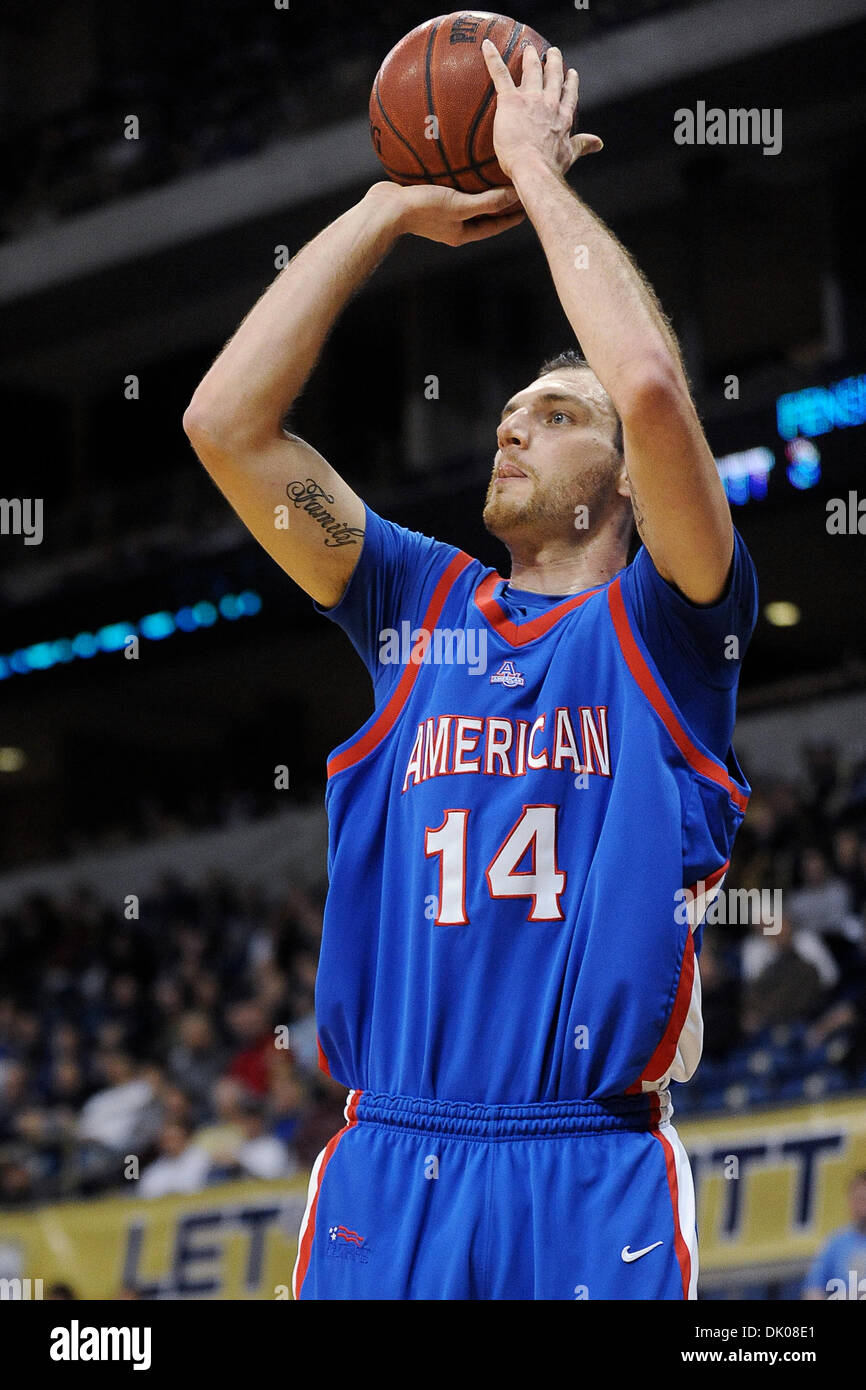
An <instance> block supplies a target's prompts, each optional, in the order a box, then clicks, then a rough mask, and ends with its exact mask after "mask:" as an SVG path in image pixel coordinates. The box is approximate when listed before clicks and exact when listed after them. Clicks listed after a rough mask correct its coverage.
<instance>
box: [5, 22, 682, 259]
mask: <svg viewBox="0 0 866 1390" xmlns="http://www.w3.org/2000/svg"><path fill="white" fill-rule="evenodd" d="M694 3H696V0H592V4H591V5H589V6H587V7H586V8H585V10H584V11H583V12H582V13H581V15H580V21H581V24H582V27H583V32H586V29H587V28H589V29H590V30H598V29H600V28H605V27H610V26H614V25H617V24H621V23H627V22H633V21H635V20H637V19H640V18H643V17H644V16H646V15H649V14H654V13H656V12H658V11H661V10H668V9H672V8H684V7H685V6H686V5H687V4H694ZM203 8H204V7H202V9H203ZM282 8H283V9H284V10H285V12H286V13H285V14H282V13H278V12H275V11H276V7H275V6H273V5H272V6H271V7H270V9H268V8H267V7H262V8H261V9H257V8H256V7H250V5H249V4H248V3H247V0H219V4H218V5H214V4H209V5H208V6H207V12H206V13H201V12H200V13H198V14H196V13H195V7H194V6H188V7H187V10H186V11H184V12H183V13H181V14H178V13H176V12H175V13H174V14H173V15H172V22H171V23H166V24H165V25H162V26H160V25H159V23H158V19H157V21H156V23H157V28H156V30H155V32H156V34H157V36H158V37H157V40H156V41H155V42H154V43H153V44H151V45H150V46H149V47H146V46H142V47H141V49H140V51H139V52H138V53H137V54H136V56H135V59H134V60H130V59H127V61H126V63H125V65H124V68H123V70H122V71H117V70H116V69H115V68H114V67H112V66H109V65H106V67H105V70H104V71H103V72H102V74H101V76H99V77H98V79H96V80H94V82H93V83H92V85H91V87H90V89H89V91H88V92H87V94H86V97H85V98H84V99H83V100H82V101H81V103H80V104H79V105H78V106H77V107H75V108H74V109H71V110H64V111H61V112H58V113H57V114H56V115H54V116H52V117H50V118H49V119H46V120H44V121H41V122H38V123H35V124H30V125H26V124H25V125H23V126H22V125H21V124H20V122H18V121H12V120H7V121H5V122H4V123H3V124H4V126H5V129H6V134H5V136H3V137H0V162H2V166H3V168H4V172H5V180H6V182H5V189H4V194H5V196H4V198H3V200H2V201H0V239H2V238H14V237H21V236H25V235H27V234H28V233H31V232H35V231H38V230H40V229H42V228H44V227H45V226H48V225H51V224H52V223H54V222H56V221H58V220H61V219H62V218H64V217H69V216H72V215H74V214H76V213H82V212H86V211H88V210H89V209H91V208H94V207H97V206H99V205H101V204H104V203H107V202H110V201H112V200H113V199H115V198H119V197H123V196H127V195H130V194H134V193H136V192H139V191H141V190H142V189H146V188H152V187H155V186H158V185H160V184H164V183H167V182H169V181H170V180H172V179H176V178H180V177H182V176H183V175H185V174H188V173H194V172H197V171H199V170H202V169H207V168H210V167H213V166H214V165H218V164H224V163H226V162H228V161H231V160H234V159H238V158H242V157H244V156H246V155H252V154H255V153H256V152H257V151H259V150H261V149H263V148H264V147H265V146H266V145H268V144H269V143H271V142H272V141H275V140H283V139H287V138H288V137H290V136H292V135H297V134H300V133H301V132H303V131H305V130H309V129H311V128H313V127H317V126H318V127H320V126H321V125H322V124H323V106H322V92H323V88H327V90H328V92H329V94H330V100H329V104H328V115H329V118H330V119H331V120H333V121H338V120H346V119H349V118H351V117H356V116H358V115H360V114H363V113H365V112H366V109H367V103H368V101H369V96H370V88H371V85H372V82H373V78H374V76H375V73H376V69H377V67H378V66H379V63H380V62H381V61H382V60H383V59H384V58H385V55H386V54H387V52H388V51H389V49H390V48H391V47H392V46H393V44H395V43H396V42H397V41H398V39H399V38H400V37H401V36H402V35H403V33H404V32H405V31H406V29H407V27H411V25H410V26H407V22H406V8H405V6H404V5H401V4H399V3H398V0H390V2H389V0H378V3H377V4H376V5H375V6H373V5H368V4H355V5H352V6H345V5H342V6H340V8H339V11H337V10H336V9H335V7H331V6H329V4H328V3H327V0H326V3H320V4H319V5H316V6H313V7H305V6H298V7H297V9H296V8H295V6H291V8H290V7H289V6H288V5H285V6H283V7H282ZM329 10H332V13H330V14H329ZM520 16H521V18H522V19H523V20H524V21H525V22H527V23H530V24H532V25H534V26H537V27H538V28H539V29H540V30H541V32H545V31H547V34H548V36H551V35H553V36H555V37H552V38H551V42H554V41H556V39H557V38H558V39H559V41H560V42H562V41H563V39H562V14H561V10H558V9H557V8H556V7H555V6H553V5H552V4H550V3H549V0H523V3H522V4H521V7H520ZM184 19H186V21H187V22H186V24H184V22H183V20H184ZM196 21H197V22H196ZM545 21H547V23H545ZM336 32H339V44H337V43H335V34H336ZM0 37H2V30H0ZM323 67H324V69H325V72H326V80H325V77H324V76H323ZM9 114H10V115H12V114H13V113H9ZM130 114H132V115H135V116H136V117H137V119H138V129H137V131H136V136H135V138H132V139H130V138H127V134H126V133H125V131H126V130H127V129H131V128H128V127H126V126H125V121H126V118H127V117H128V116H129V115H130Z"/></svg>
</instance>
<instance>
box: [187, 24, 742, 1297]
mask: <svg viewBox="0 0 866 1390" xmlns="http://www.w3.org/2000/svg"><path fill="white" fill-rule="evenodd" d="M485 60H486V62H487V63H488V67H489V71H490V74H491V77H492V78H493V80H494V83H495V86H496V90H497V111H496V124H495V131H494V139H495V148H496V153H497V156H498V158H499V161H500V163H501V165H502V167H503V169H504V170H505V171H506V173H507V174H508V177H509V178H510V179H511V180H512V187H511V188H509V189H506V190H504V191H492V192H489V193H483V194H478V195H467V194H460V193H456V192H454V191H451V190H446V189H441V188H432V187H424V188H407V189H404V188H399V187H397V186H396V185H393V184H390V183H381V184H376V185H374V186H373V187H372V188H371V189H370V190H369V192H368V193H367V195H366V196H365V197H364V198H363V199H362V201H361V202H360V204H359V205H358V206H356V207H353V208H352V209H350V210H349V211H348V212H346V213H344V214H343V215H342V216H341V217H340V218H338V219H337V220H336V222H334V223H333V224H332V225H331V226H329V227H328V228H327V229H326V230H325V231H324V232H322V233H321V234H320V235H319V236H318V237H317V238H316V239H315V240H314V241H312V242H311V243H310V244H309V245H307V246H306V247H304V249H303V250H302V251H301V252H300V253H299V254H298V256H297V257H296V258H295V259H294V261H292V263H291V264H290V265H289V266H288V267H287V268H286V269H285V270H283V271H282V272H281V273H280V275H279V276H278V277H277V279H276V281H275V283H274V284H273V285H272V286H271V288H270V289H269V290H268V291H267V292H266V294H265V295H264V296H263V298H262V299H261V300H260V302H259V303H258V304H257V305H256V307H255V308H254V309H253V310H252V312H251V313H250V314H249V316H248V317H247V319H246V320H245V321H244V323H243V324H242V325H241V327H240V328H239V330H238V332H237V333H236V335H235V337H234V338H233V339H232V340H231V341H230V343H229V344H228V345H227V347H226V348H225V349H224V351H223V353H222V355H221V356H220V357H219V358H218V359H217V361H216V363H215V364H214V366H213V367H212V368H211V370H210V372H209V373H208V374H207V376H206V377H205V378H204V381H203V382H202V384H201V385H200V386H199V388H198V390H197V392H196V394H195V396H194V398H193V401H192V402H191V404H190V407H189V408H188V410H187V413H186V416H185V419H184V424H185V428H186V430H187V433H188V435H189V437H190V439H191V440H192V442H193V444H194V445H195V448H196V450H197V452H198V454H199V457H200V458H201V460H202V462H203V463H204V465H205V467H206V468H207V469H208V471H209V472H210V474H211V475H212V477H213V478H214V479H215V481H216V482H217V483H218V485H219V486H220V488H221V489H222V490H223V492H224V493H225V495H226V497H227V498H228V499H229V501H230V502H231V503H232V505H233V506H234V507H235V508H236V510H237V512H238V513H239V515H240V516H241V517H242V518H243V519H244V521H245V522H246V524H247V525H248V526H249V528H250V530H251V531H252V533H253V534H254V535H255V536H256V537H257V538H258V539H259V540H260V541H261V543H262V544H263V545H264V546H265V548H266V549H267V550H268V551H269V552H270V554H271V555H272V556H273V557H274V558H275V559H276V560H277V562H278V563H279V564H280V565H282V566H283V568H284V569H285V570H286V571H287V572H288V573H289V574H290V575H291V576H292V577H293V578H294V579H295V580H296V581H297V583H299V584H300V585H301V586H302V587H303V588H304V589H305V590H306V591H307V593H308V594H310V595H311V597H312V599H313V600H314V602H315V606H316V608H317V609H318V610H319V611H321V612H323V613H325V614H327V616H328V617H330V618H331V619H332V620H333V621H335V622H337V623H339V624H340V625H341V626H342V627H343V628H344V630H345V631H346V633H347V634H348V636H349V637H350V639H351V641H352V643H353V645H354V646H355V648H356V649H357V651H358V652H359V653H360V654H361V656H362V657H363V659H364V661H365V662H366V664H367V667H368V670H369V672H370V675H371V678H372V681H373V686H374V691H375V712H374V713H373V714H372V715H371V716H370V718H369V719H368V721H367V722H366V724H365V725H364V726H363V728H362V729H361V730H360V731H359V732H358V733H357V734H356V735H355V736H354V737H353V738H350V739H349V740H348V741H347V742H345V743H344V744H342V745H341V746H340V747H339V748H337V749H336V750H335V751H334V753H333V754H332V755H331V758H330V761H329V763H328V776H329V781H328V789H327V794H326V802H327V807H328V812H329V820H330V845H329V873H330V891H329V896H328V901H327V906H326V911H325V925H324V934H323V941H322V951H321V959H320V966H319V978H318V985H317V1018H318V1029H319V1039H320V1050H321V1065H322V1067H323V1068H324V1069H325V1070H326V1071H328V1072H329V1073H330V1075H331V1076H333V1077H335V1078H337V1079H338V1080H339V1081H340V1082H341V1083H342V1084H343V1085H345V1086H346V1087H347V1089H348V1090H349V1093H350V1094H349V1100H348V1105H347V1108H346V1118H347V1124H346V1127H345V1128H344V1129H343V1130H341V1131H340V1133H339V1134H338V1135H336V1136H335V1137H334V1138H333V1139H332V1140H331V1142H330V1143H329V1144H328V1146H327V1148H326V1149H325V1150H324V1152H323V1154H322V1155H321V1156H320V1158H319V1160H318V1162H317V1163H316V1165H315V1168H314V1171H313V1174H312V1177H311V1183H310V1198H309V1203H308V1207H307V1212H306V1215H305V1218H304V1223H303V1227H302V1230H301V1236H300V1247H299V1254H298V1262H297V1266H296V1269H295V1279H294V1291H295V1296H296V1297H298V1298H302V1299H349V1300H354V1299H479V1300H491V1299H554V1300H560V1299H575V1298H578V1299H582V1298H589V1299H602V1298H617V1299H620V1298H621V1299H683V1298H693V1297H695V1286H696V1279H697V1257H696V1243H695V1214H694V1198H693V1189H692V1182H691V1176H690V1172H689V1167H688V1162H687V1159H686V1156H685V1154H684V1151H683V1148H682V1145H681V1143H680V1141H679V1139H678V1137H677V1135H676V1132H675V1130H674V1128H673V1126H672V1125H671V1122H670V1114H671V1107H670V1100H669V1091H668V1083H669V1081H670V1079H671V1078H673V1079H676V1080H686V1079H688V1077H689V1076H691V1074H692V1072H693V1071H694V1069H695V1067H696V1065H697V1062H698V1058H699V1055H700V1049H701V1023H700V986H699V976H698V969H697V961H696V957H697V954H698V951H699V947H700V939H701V923H702V917H703V913H704V911H705V907H706V905H707V903H708V902H709V901H710V900H711V898H712V896H713V894H714V893H717V892H718V891H719V888H720V886H721V883H722V880H723V877H724V875H725V871H726V867H727V864H728V860H729V856H730V852H731V846H732V843H733V840H734V836H735V834H736V831H737V829H738V827H739V825H740V822H741V821H742V818H743V814H744V811H745V807H746V803H747V800H748V795H749V787H748V785H747V784H746V782H745V780H744V778H743V775H742V772H741V771H740V769H739V766H738V764H737V761H736V758H735V756H734V754H733V751H732V749H731V743H730V740H731V733H732V729H733V724H734V705H735V691H736V686H737V680H738V675H739V667H740V659H741V657H742V655H743V651H744V649H745V646H746V644H747V642H748V639H749V636H750V634H751V631H752V628H753V626H754V622H755V617H756V603H757V598H756V585H755V577H754V569H753V566H752V563H751V561H750V559H749V557H748V554H747V552H746V550H745V547H744V545H743V543H742V541H741V540H740V538H739V536H738V535H736V534H735V532H734V530H733V528H732V525H731V519H730V514H729V510H728V507H727V503H726V500H725V496H724V492H723V489H722V486H721V483H720V481H719V477H718V473H717V470H716V467H715V464H714V461H713V457H712V455H711V453H710V450H709V448H708V446H707V443H706V440H705V438H704V435H703V432H702V430H701V426H700V424H699V421H698V418H697V414H696V411H695V408H694V405H693V403H692V400H691V396H690V392H689V388H688V385H687V381H686V377H685V374H684V371H683V367H682V364H681V360H680V355H679V352H678V349H677V345H676V343H675V340H674V337H673V334H672V332H671V330H670V328H669V326H668V324H667V322H666V320H665V318H664V317H663V315H662V313H661V312H660V310H659V307H658V305H657V303H656V300H655V298H654V295H653V293H652V291H651V289H650V288H649V286H648V285H647V284H646V282H645V281H644V279H643V278H642V276H641V275H640V273H639V271H638V270H637V269H636V268H635V266H634V265H633V264H632V262H631V261H630V259H629V257H628V256H627V254H626V253H625V252H624V251H623V249H622V247H621V246H620V245H619V244H618V243H617V241H616V240H615V239H614V237H613V236H612V235H611V234H610V232H609V231H608V230H607V229H606V228H605V227H604V226H603V225H602V223H600V222H599V221H598V219H597V218H596V217H595V216H594V215H593V214H592V213H591V212H590V210H589V209H588V208H587V207H586V205H585V204H584V203H583V202H582V200H581V199H580V198H579V197H578V196H576V195H575V194H574V193H573V192H572V191H571V189H570V188H569V186H568V184H567V183H566V180H565V174H566V172H567V170H568V169H569V167H570V166H571V164H572V163H573V162H574V160H575V159H576V158H578V157H579V156H580V155H581V154H583V153H588V152H590V151H592V150H595V149H597V148H599V146H600V141H599V140H598V139H597V137H594V136H588V135H582V136H575V137H570V135H569V132H570V130H571V127H572V120H573V116H574V112H575V109H576V103H577V74H576V73H575V72H574V71H573V70H571V71H569V72H568V74H567V75H564V74H563V66H562V58H561V55H560V53H559V52H558V50H556V49H551V50H550V51H549V53H548V55H547V62H546V65H545V66H542V64H541V62H540V61H539V59H538V58H537V56H536V54H535V50H534V49H533V48H532V47H531V46H528V47H527V48H526V50H525V56H524V63H523V69H522V75H521V81H520V85H519V86H517V85H515V83H514V82H513V81H512V79H511V77H510V75H509V73H508V70H507V69H506V67H505V65H504V63H502V60H501V59H500V58H499V56H498V54H495V53H494V52H492V51H491V50H490V49H489V48H488V49H485ZM518 200H519V205H518ZM524 213H525V215H526V216H528V217H529V219H530V220H531V222H532V223H533V225H534V228H535V230H536V232H537V234H538V237H539V239H540V241H541V244H542V247H543V248H544V251H545V253H546V255H547V258H548V262H549V265H550V269H551V272H552V274H553V278H554V281H555V284H556V288H557V291H558V293H559V297H560V299H561V302H562V306H563V309H564V310H565V313H566V315H567V316H568V318H569V320H570V322H571V326H572V328H573V330H574V333H575V336H576V338H577V339H578V340H579V342H580V344H581V346H582V348H583V350H584V352H585V354H586V361H584V359H583V358H581V357H579V356H578V355H577V354H576V353H573V352H572V353H566V354H564V355H563V356H561V357H559V358H557V359H554V360H553V361H552V362H548V363H545V364H544V365H543V367H542V369H541V371H540V372H539V374H538V376H537V378H536V379H535V380H534V381H532V382H530V383H529V384H528V385H526V386H525V387H523V388H522V389H521V390H518V391H517V393H516V394H515V395H514V396H512V398H511V399H510V400H509V401H508V402H507V404H506V405H505V408H504V410H503V412H502V419H501V421H500V422H499V427H498V432H497V445H498V447H497V449H496V453H495V458H494V463H493V470H492V476H491V480H490V486H489V488H488V492H487V499H486V503H485V508H484V520H485V522H486V525H487V527H488V528H489V529H490V530H491V531H492V532H493V534H494V535H495V536H497V537H498V538H499V539H500V540H502V541H503V542H504V544H505V545H506V547H507V548H508V550H509V552H510V556H511V577H510V579H509V580H508V581H506V580H505V579H502V578H500V576H499V575H498V574H497V573H496V572H495V571H494V570H492V569H490V568H488V567H485V566H484V565H482V564H481V563H480V562H479V561H477V560H474V559H472V558H471V557H470V556H468V555H466V554H464V553H463V552H461V551H460V550H457V549H455V548H454V547H453V546H451V545H447V544H445V543H443V542H440V541H437V540H432V539H430V538H428V537H427V536H425V535H422V534H420V533H416V532H412V531H408V530H406V529H404V528H402V527H399V526H396V525H394V524H393V523H391V522H389V521H386V520H384V519H383V518H381V517H379V516H377V515H375V514H374V513H373V512H372V511H371V510H370V509H369V508H368V507H366V506H365V504H364V503H363V502H362V500H361V499H360V498H359V497H358V496H357V495H356V494H355V493H354V492H353V491H352V489H351V488H350V486H349V485H348V483H346V482H345V481H344V480H343V479H342V478H341V477H340V476H338V474H337V473H336V472H335V471H334V469H333V468H331V467H330V465H329V464H328V463H326V462H325V460H324V459H323V458H322V457H321V456H320V455H319V454H318V453H317V452H316V451H315V449H313V448H312V447H311V446H310V445H309V444H308V443H306V442H305V441H303V440H302V439H299V438H297V437H296V436H295V435H293V434H290V433H287V432H286V431H285V430H284V429H283V428H282V421H283V419H284V417H285V414H286V411H287V409H288V408H289V407H290V405H291V404H292V402H293V401H294V399H295V398H296V397H297V395H298V393H299V392H300V390H301V388H302V387H303V385H304V382H305V381H306V379H307V377H308V375H309V374H310V372H311V371H312V369H313V367H314V365H315V362H316V360H317V357H318V355H319V352H320V350H321V348H322V345H323V343H324V341H325V339H326V336H327V334H328V332H329V330H330V329H331V327H332V325H333V323H334V321H335V319H336V318H337V316H338V314H339V313H340V311H341V310H342V308H343V306H344V305H345V304H346V302H347V300H348V299H349V298H350V296H351V295H352V294H353V293H354V292H355V291H356V290H357V288H358V287H359V286H360V285H361V284H362V282H363V281H364V279H365V278H366V277H367V276H368V275H369V274H370V273H371V272H372V270H373V269H374V268H375V266H376V264H377V263H378V261H379V260H380V259H381V257H382V256H383V255H384V254H385V253H386V252H387V251H388V249H389V248H390V247H391V246H392V245H393V244H394V242H395V241H396V240H397V238H398V237H399V236H400V235H402V234H404V233H414V234H416V235H420V236H427V237H430V238H432V239H434V240H439V241H445V242H448V243H450V244H452V245H458V244H460V243H461V242H464V241H468V240H471V239H473V238H478V237H483V236H492V235H496V234H497V233H498V232H500V231H503V230H505V229H507V228H508V227H510V226H512V225H514V224H515V223H516V222H517V221H519V220H520V218H521V217H522V216H523V215H524ZM480 215H483V217H485V218H486V220H481V221H478V220H476V219H477V218H478V217H479V216H480ZM576 247H581V248H583V251H582V252H581V260H580V263H581V264H582V265H583V266H584V268H577V267H576V263H575V248H576ZM587 364H588V365H587ZM391 398H392V392H391V391H390V388H389V386H388V382H387V379H385V380H384V381H383V385H382V398H381V400H380V401H377V402H374V403H372V405H371V408H378V409H387V408H388V406H389V401H391ZM287 495H288V498H289V499H290V504H291V505H290V518H291V522H290V527H289V529H288V530H277V529H275V526H274V515H275V508H277V507H279V506H280V505H281V504H285V502H286V497H287ZM632 518H634V519H635V520H636V523H637V526H638V530H639V533H640V537H641V539H642V540H643V546H642V547H641V549H640V550H639V551H638V553H637V556H636V558H635V559H634V561H633V562H632V563H631V564H627V563H626V561H627V552H628V544H629V539H630V534H631V528H632ZM403 624H408V625H409V627H410V629H411V651H410V652H408V653H407V652H406V651H403V653H402V654H401V653H400V651H399V646H400V642H399V639H398V634H401V633H403V632H404V631H405V630H406V629H405V628H404V627H403ZM684 890H688V891H686V892H684ZM684 904H685V910H683V905H684Z"/></svg>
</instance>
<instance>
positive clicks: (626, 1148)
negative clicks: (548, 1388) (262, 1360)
mask: <svg viewBox="0 0 866 1390" xmlns="http://www.w3.org/2000/svg"><path fill="white" fill-rule="evenodd" d="M666 1113H667V1109H666V1097H664V1096H663V1097H662V1098H661V1104H660V1098H659V1097H658V1096H656V1095H654V1094H653V1095H649V1094H645V1095H636V1096H622V1097H617V1098H615V1099H612V1100H610V1101H606V1102H604V1103H596V1102H592V1101H567V1102H552V1103H546V1104H540V1105H513V1106H498V1105H490V1106H488V1105H470V1104H463V1103H452V1102H446V1101H432V1100H417V1099H414V1098H412V1097H409V1096H391V1095H374V1094H371V1093H369V1092H364V1091H352V1092H350V1093H349V1099H348V1104H347V1106H346V1121H347V1123H346V1126H345V1128H344V1129H342V1130H340V1132H339V1134H336V1135H335V1136H334V1138H333V1139H332V1140H331V1141H330V1143H329V1144H328V1145H327V1147H326V1148H325V1149H324V1150H323V1151H322V1153H321V1154H320V1155H319V1158H318V1159H317V1161H316V1163H315V1165H314V1167H313V1171H312V1174H311V1177H310V1188H309V1197H308V1201H307V1209H306V1212H305V1213H304V1219H303V1222H302V1225H301V1231H300V1236H299V1245H298V1259H297V1263H296V1265H295V1271H294V1277H293V1285H292V1287H293V1291H294V1295H295V1298H298V1299H346V1300H356V1299H358V1300H361V1299H363V1300H368V1299H373V1300H375V1299H399V1300H406V1299H472V1300H490V1299H515V1300H524V1299H529V1300H532V1299H545V1300H560V1299H562V1300H565V1299H569V1300H570V1299H577V1300H580V1299H685V1298H695V1297H696V1292H695V1289H696V1284H697V1241H696V1236H695V1205H694V1190H693V1187H692V1177H691V1171H690V1169H689V1164H688V1159H687V1157H686V1154H685V1150H684V1149H683V1146H682V1143H681V1142H680V1139H679V1136H678V1135H677V1133H676V1130H675V1129H674V1128H673V1126H672V1125H671V1124H670V1121H669V1120H668V1119H667V1118H665V1115H666Z"/></svg>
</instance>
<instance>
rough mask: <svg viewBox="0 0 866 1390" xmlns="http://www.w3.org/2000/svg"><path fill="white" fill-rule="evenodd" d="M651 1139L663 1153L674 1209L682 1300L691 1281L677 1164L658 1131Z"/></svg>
mask: <svg viewBox="0 0 866 1390" xmlns="http://www.w3.org/2000/svg"><path fill="white" fill-rule="evenodd" d="M652 1134H653V1137H654V1138H656V1139H658V1141H659V1143H660V1144H661V1146H662V1148H663V1149H664V1152H665V1169H666V1171H667V1177H668V1188H669V1190H670V1194H671V1206H672V1207H673V1209H674V1249H675V1251H676V1255H677V1263H678V1264H679V1267H680V1277H681V1278H682V1281H683V1298H686V1299H687V1298H688V1296H689V1284H690V1283H691V1279H692V1257H691V1255H690V1254H689V1247H688V1246H687V1245H686V1242H685V1240H684V1239H683V1233H682V1230H681V1229H680V1189H679V1184H678V1182H677V1164H676V1159H675V1158H674V1151H673V1149H672V1148H671V1146H670V1143H669V1142H668V1140H667V1139H665V1137H664V1135H663V1134H661V1133H660V1132H659V1130H657V1129H654V1130H653V1131H652Z"/></svg>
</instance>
